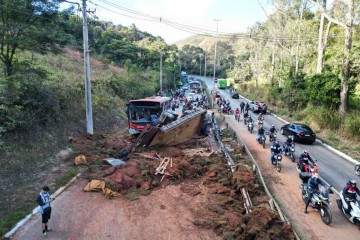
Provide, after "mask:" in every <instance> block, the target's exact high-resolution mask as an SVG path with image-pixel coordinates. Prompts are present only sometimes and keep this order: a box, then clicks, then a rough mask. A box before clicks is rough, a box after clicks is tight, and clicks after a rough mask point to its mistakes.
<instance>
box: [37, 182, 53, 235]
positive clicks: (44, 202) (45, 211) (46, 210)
mask: <svg viewBox="0 0 360 240" xmlns="http://www.w3.org/2000/svg"><path fill="white" fill-rule="evenodd" d="M49 190H50V189H49V187H48V186H44V187H43V189H42V191H41V192H40V193H39V196H38V197H37V202H38V204H39V205H40V213H41V218H42V221H41V225H42V235H43V236H44V237H46V235H47V232H50V231H51V229H50V228H48V222H49V219H50V217H51V205H50V202H51V201H52V200H54V199H55V198H51V197H50V193H49Z"/></svg>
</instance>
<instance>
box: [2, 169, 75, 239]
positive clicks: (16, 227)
mask: <svg viewBox="0 0 360 240" xmlns="http://www.w3.org/2000/svg"><path fill="white" fill-rule="evenodd" d="M80 175H81V173H78V174H76V176H75V177H73V178H72V179H71V180H70V181H69V182H68V183H67V184H66V185H65V186H63V187H60V188H59V189H58V190H56V191H55V192H54V194H52V195H51V196H52V197H54V198H56V197H58V196H59V195H60V194H61V193H62V192H64V191H65V189H67V188H68V187H69V186H70V185H71V184H72V183H73V182H75V180H76V179H77V178H78V177H80ZM39 211H40V207H36V208H34V209H33V210H32V212H31V213H30V214H29V215H27V216H26V217H25V218H23V219H21V220H20V221H19V222H18V223H16V225H15V227H13V228H12V229H11V230H10V231H9V232H7V233H6V234H5V235H4V236H3V237H5V238H10V237H11V235H13V234H14V233H15V232H16V231H17V230H18V229H19V228H20V227H21V226H23V225H24V224H25V223H26V222H27V221H29V219H30V218H31V217H32V216H33V215H35V214H37V213H38V212H39Z"/></svg>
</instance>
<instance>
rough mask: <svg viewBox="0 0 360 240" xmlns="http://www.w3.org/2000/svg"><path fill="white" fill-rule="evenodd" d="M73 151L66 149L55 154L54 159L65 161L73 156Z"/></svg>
mask: <svg viewBox="0 0 360 240" xmlns="http://www.w3.org/2000/svg"><path fill="white" fill-rule="evenodd" d="M73 153H74V152H73V150H72V149H71V148H67V149H64V150H61V151H60V152H59V153H58V154H56V156H55V157H56V159H57V160H59V161H65V160H67V159H69V158H70V157H71V155H72V154H73Z"/></svg>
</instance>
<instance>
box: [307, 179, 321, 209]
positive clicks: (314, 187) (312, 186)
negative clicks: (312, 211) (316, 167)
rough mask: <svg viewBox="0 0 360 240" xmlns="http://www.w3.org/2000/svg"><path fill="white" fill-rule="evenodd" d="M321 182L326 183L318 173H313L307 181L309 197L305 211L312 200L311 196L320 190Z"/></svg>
mask: <svg viewBox="0 0 360 240" xmlns="http://www.w3.org/2000/svg"><path fill="white" fill-rule="evenodd" d="M319 184H320V185H324V184H323V182H322V181H321V180H320V178H319V174H318V173H314V174H312V176H311V178H310V179H309V180H308V182H307V193H308V199H307V201H306V205H305V209H304V213H307V208H308V206H309V204H310V202H311V198H312V196H313V194H314V193H315V192H317V191H318V190H319Z"/></svg>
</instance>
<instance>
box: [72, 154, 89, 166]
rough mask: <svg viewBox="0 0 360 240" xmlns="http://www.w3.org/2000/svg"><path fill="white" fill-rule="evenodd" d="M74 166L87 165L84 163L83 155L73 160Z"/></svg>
mask: <svg viewBox="0 0 360 240" xmlns="http://www.w3.org/2000/svg"><path fill="white" fill-rule="evenodd" d="M74 162H75V165H80V164H84V165H85V164H87V161H86V157H85V156H84V155H79V156H77V157H76V158H75V161H74Z"/></svg>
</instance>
